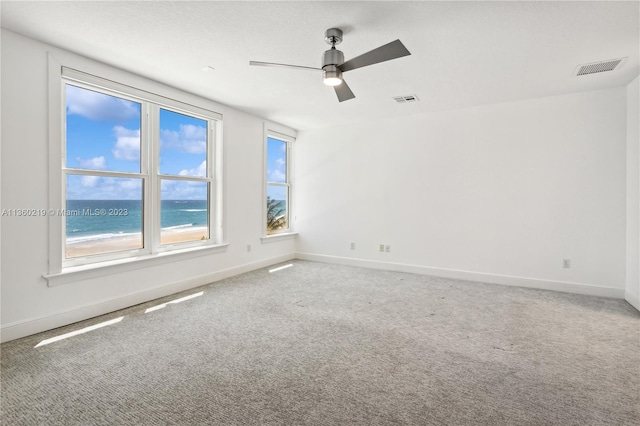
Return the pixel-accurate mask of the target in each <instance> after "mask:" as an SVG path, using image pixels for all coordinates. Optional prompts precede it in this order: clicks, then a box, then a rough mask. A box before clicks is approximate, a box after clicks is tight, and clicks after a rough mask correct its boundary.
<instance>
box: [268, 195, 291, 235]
mask: <svg viewBox="0 0 640 426" xmlns="http://www.w3.org/2000/svg"><path fill="white" fill-rule="evenodd" d="M288 217H289V215H288V188H287V187H286V186H275V185H267V234H271V233H273V232H274V231H278V230H282V229H286V228H288V227H289V223H288V222H289V221H288Z"/></svg>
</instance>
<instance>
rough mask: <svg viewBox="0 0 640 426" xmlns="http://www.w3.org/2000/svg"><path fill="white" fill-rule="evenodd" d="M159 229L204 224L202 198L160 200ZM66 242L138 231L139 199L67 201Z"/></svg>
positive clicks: (204, 201) (139, 225) (140, 223)
mask: <svg viewBox="0 0 640 426" xmlns="http://www.w3.org/2000/svg"><path fill="white" fill-rule="evenodd" d="M160 212H161V220H160V226H161V227H162V229H179V228H191V227H201V226H207V221H208V217H207V201H206V200H163V201H162V204H161V210H160ZM66 221H67V242H68V243H78V242H83V241H91V240H98V239H105V238H113V237H119V236H125V235H130V234H137V233H140V232H141V231H142V202H141V201H139V200H67V211H66Z"/></svg>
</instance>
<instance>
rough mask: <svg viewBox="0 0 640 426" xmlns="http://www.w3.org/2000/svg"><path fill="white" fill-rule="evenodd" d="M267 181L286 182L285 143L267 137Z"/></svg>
mask: <svg viewBox="0 0 640 426" xmlns="http://www.w3.org/2000/svg"><path fill="white" fill-rule="evenodd" d="M267 182H277V183H286V182H287V143H286V142H284V141H281V140H278V139H273V138H267Z"/></svg>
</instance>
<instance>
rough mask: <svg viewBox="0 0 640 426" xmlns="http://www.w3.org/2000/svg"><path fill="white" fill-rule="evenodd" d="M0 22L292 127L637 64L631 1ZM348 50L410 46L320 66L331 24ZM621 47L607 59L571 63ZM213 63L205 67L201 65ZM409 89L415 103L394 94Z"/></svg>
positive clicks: (29, 15)
mask: <svg viewBox="0 0 640 426" xmlns="http://www.w3.org/2000/svg"><path fill="white" fill-rule="evenodd" d="M1 12H2V27H3V28H5V29H8V30H10V31H14V32H16V33H19V34H23V35H25V36H27V37H31V38H34V39H36V40H41V41H44V42H46V43H49V44H52V45H55V46H60V47H63V48H65V49H67V50H70V51H72V52H76V53H79V54H81V55H84V56H87V57H90V58H92V59H96V60H98V61H101V62H105V63H107V64H110V65H113V66H116V67H119V68H123V69H126V70H128V71H131V72H134V73H137V74H140V75H144V76H147V77H149V78H152V79H154V80H157V81H160V82H163V83H166V84H169V85H172V86H175V87H178V88H181V89H183V90H186V91H189V92H193V93H196V94H199V95H201V96H203V97H206V98H210V99H213V100H215V101H217V102H220V103H223V104H226V105H229V106H232V107H236V108H238V109H241V110H244V111H248V112H251V113H254V114H257V115H259V116H262V117H265V118H268V119H270V120H273V121H276V122H280V123H282V124H285V125H289V126H291V127H294V128H297V129H306V128H313V127H323V126H331V125H338V124H341V123H345V122H349V121H354V120H359V119H365V118H367V119H371V118H374V119H375V118H380V117H388V116H398V115H409V114H417V113H424V112H434V111H442V110H447V109H453V108H462V107H468V106H474V105H482V104H491V103H499V102H508V101H513V100H518V99H527V98H536V97H542V96H552V95H559V94H566V93H572V92H579V91H585V90H595V89H601V88H608V87H615V86H621V85H624V84H627V83H628V82H630V81H631V80H632V79H633V78H635V76H637V75H638V72H639V66H638V56H639V39H640V36H639V19H640V18H639V14H640V12H639V3H638V2H637V1H631V2H359V1H357V2H346V1H343V2H324V1H308V2H217V1H208V2H191V1H181V2H160V1H154V2H148V1H145V2H134V1H118V2H114V1H108V2H78V1H73V2H11V1H3V2H2V9H1ZM331 27H338V28H341V29H343V31H344V33H345V35H344V41H343V43H342V44H340V45H339V46H338V48H339V49H340V50H342V51H343V52H344V54H345V58H346V59H349V58H352V57H354V56H357V55H359V54H361V53H364V52H366V51H368V50H371V49H373V48H375V47H378V46H380V45H382V44H385V43H388V42H390V41H392V40H395V39H398V38H399V39H400V40H402V42H403V43H404V44H405V45H406V46H407V48H408V49H409V50H410V51H411V53H412V56H408V57H405V58H400V59H397V60H394V61H390V62H385V63H382V64H377V65H374V66H371V67H367V68H362V69H358V70H354V71H350V72H348V73H346V74H345V79H346V81H347V82H348V83H349V86H350V87H351V89H352V90H353V91H354V93H355V94H356V96H357V97H356V98H355V99H353V100H350V101H347V102H343V103H338V101H337V99H336V97H335V94H334V93H333V89H331V88H329V87H326V86H324V85H323V84H322V79H321V74H320V73H315V72H313V71H301V70H291V69H284V68H264V67H251V66H249V60H256V61H267V62H281V63H288V64H297V65H306V66H312V67H317V66H320V61H321V54H322V52H323V51H324V50H326V49H327V48H328V46H327V45H326V44H325V42H324V31H325V30H326V29H327V28H331ZM622 56H628V57H629V60H628V61H627V62H626V63H625V64H624V66H623V67H622V68H621V69H619V70H616V71H613V72H608V73H601V74H594V75H589V76H582V77H575V76H574V70H575V67H576V65H578V64H582V63H588V62H595V61H600V60H606V59H612V58H617V57H622ZM207 65H208V66H212V67H213V68H215V70H213V71H209V72H204V71H201V68H203V67H205V66H207ZM410 94H415V95H417V96H418V97H419V98H420V100H421V101H420V102H416V103H409V104H398V103H396V102H395V101H394V100H393V99H392V98H393V97H394V96H400V95H410Z"/></svg>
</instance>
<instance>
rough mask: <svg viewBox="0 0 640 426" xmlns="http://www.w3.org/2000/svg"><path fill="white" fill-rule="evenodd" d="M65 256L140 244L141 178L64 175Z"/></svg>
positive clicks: (139, 245) (118, 249)
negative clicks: (65, 180) (65, 176)
mask: <svg viewBox="0 0 640 426" xmlns="http://www.w3.org/2000/svg"><path fill="white" fill-rule="evenodd" d="M66 187H67V191H66V193H67V199H66V210H65V214H64V216H65V221H66V232H67V235H66V244H65V247H66V250H65V256H66V257H67V258H73V257H84V256H91V255H95V254H102V253H110V252H117V251H123V250H133V249H140V248H142V247H143V237H142V230H143V227H142V217H143V210H142V207H143V201H142V200H143V197H142V179H138V178H136V179H131V178H119V177H111V176H109V177H105V176H94V175H72V174H69V175H67V185H66Z"/></svg>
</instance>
